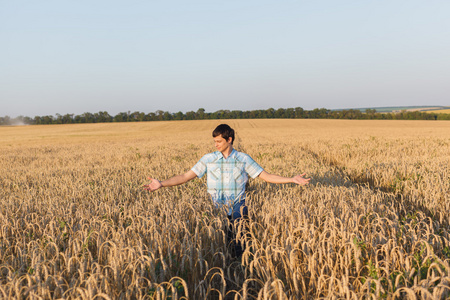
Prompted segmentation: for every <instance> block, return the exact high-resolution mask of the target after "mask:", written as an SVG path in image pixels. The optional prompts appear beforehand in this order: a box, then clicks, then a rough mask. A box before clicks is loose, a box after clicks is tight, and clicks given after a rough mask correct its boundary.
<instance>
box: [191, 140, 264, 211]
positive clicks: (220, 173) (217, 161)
mask: <svg viewBox="0 0 450 300" xmlns="http://www.w3.org/2000/svg"><path fill="white" fill-rule="evenodd" d="M191 170H192V171H193V172H194V173H195V174H196V175H197V177H199V178H202V177H203V176H204V175H205V174H207V178H206V184H207V188H208V193H209V194H211V197H212V200H213V201H214V203H215V204H216V205H231V206H234V204H236V203H237V202H240V201H241V200H244V199H245V185H246V184H247V181H248V176H250V177H251V178H256V177H257V176H258V175H259V174H261V172H262V171H263V168H262V167H261V166H260V165H258V164H257V163H256V162H255V161H254V160H253V159H252V158H251V157H250V155H248V154H245V153H242V152H238V151H236V150H235V149H233V151H232V152H231V153H230V155H229V156H228V157H227V158H226V159H225V158H224V157H223V155H222V153H221V152H220V151H215V152H212V153H208V154H206V155H204V156H203V157H202V158H201V159H200V160H199V161H198V162H197V163H196V164H195V166H194V167H193V168H192V169H191Z"/></svg>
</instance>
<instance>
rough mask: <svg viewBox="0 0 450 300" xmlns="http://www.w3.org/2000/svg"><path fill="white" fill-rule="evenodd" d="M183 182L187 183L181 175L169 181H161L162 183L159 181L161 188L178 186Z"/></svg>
mask: <svg viewBox="0 0 450 300" xmlns="http://www.w3.org/2000/svg"><path fill="white" fill-rule="evenodd" d="M185 182H187V180H186V179H185V176H184V174H183V175H177V176H174V177H171V178H169V179H166V180H163V181H161V185H162V186H163V187H169V186H175V185H180V184H183V183H185Z"/></svg>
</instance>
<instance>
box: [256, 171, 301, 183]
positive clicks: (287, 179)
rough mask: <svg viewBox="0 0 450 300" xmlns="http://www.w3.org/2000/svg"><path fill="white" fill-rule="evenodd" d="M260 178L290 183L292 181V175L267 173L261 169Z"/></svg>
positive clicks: (271, 181) (267, 180) (272, 181)
mask: <svg viewBox="0 0 450 300" xmlns="http://www.w3.org/2000/svg"><path fill="white" fill-rule="evenodd" d="M259 177H260V178H261V179H262V180H264V181H266V182H270V183H292V182H294V181H293V179H292V177H283V176H279V175H275V174H269V173H267V172H265V171H263V172H262V173H261V174H260V176H259Z"/></svg>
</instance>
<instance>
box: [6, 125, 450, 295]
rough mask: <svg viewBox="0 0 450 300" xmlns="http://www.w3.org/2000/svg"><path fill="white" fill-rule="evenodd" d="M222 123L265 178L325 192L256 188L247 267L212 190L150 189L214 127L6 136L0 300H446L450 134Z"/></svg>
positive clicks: (426, 128)
mask: <svg viewBox="0 0 450 300" xmlns="http://www.w3.org/2000/svg"><path fill="white" fill-rule="evenodd" d="M223 122H227V123H228V124H230V125H231V126H232V127H233V128H235V129H236V131H237V137H238V138H237V139H236V142H235V147H236V148H237V149H238V150H241V151H244V152H246V153H248V154H250V155H251V156H252V157H253V158H254V159H255V160H256V161H257V162H258V163H259V164H260V165H261V166H263V167H264V168H265V169H266V170H267V171H268V172H271V173H278V174H280V175H284V176H292V175H294V174H297V173H300V172H303V171H305V172H307V173H308V175H309V176H311V177H312V178H313V179H312V184H310V185H309V186H306V187H298V186H294V185H272V184H267V183H265V182H263V181H261V180H259V179H257V180H251V181H250V183H249V186H248V189H247V190H248V205H249V213H250V215H249V220H248V224H247V226H243V224H240V225H238V226H236V228H234V230H235V231H236V235H237V237H238V238H239V239H242V240H246V244H247V247H246V250H245V252H244V254H243V255H242V257H241V258H239V259H236V258H233V257H232V255H231V253H230V251H229V247H228V246H227V228H228V226H229V223H228V220H227V218H226V217H225V214H224V212H223V211H222V210H220V209H216V208H215V207H214V205H213V204H212V203H211V201H210V199H209V195H208V194H207V193H206V189H205V179H201V180H200V179H196V180H193V181H191V182H189V183H187V184H186V185H183V186H177V187H173V188H168V189H162V190H158V191H157V192H155V193H152V194H149V193H148V192H146V191H144V190H143V189H142V185H143V184H144V183H146V178H147V176H149V175H151V176H155V177H156V178H167V177H170V176H172V175H175V174H180V173H184V172H186V171H187V170H189V169H190V168H191V167H192V166H193V165H194V164H195V163H196V162H197V160H198V159H199V158H200V157H201V156H202V155H203V154H205V153H207V152H210V151H212V150H213V143H212V139H211V131H212V129H213V128H214V127H215V126H216V125H217V124H219V122H218V121H214V120H209V121H178V122H149V123H126V124H89V125H86V124H85V125H64V126H59V125H54V126H28V127H1V128H0V150H1V152H0V165H1V166H2V167H1V171H0V187H1V190H0V201H1V203H0V204H1V205H0V298H2V299H17V298H19V299H20V298H32V299H33V298H36V299H37V298H41V299H56V298H70V299H75V298H77V299H78V298H80V299H167V298H171V299H184V298H187V299H203V298H208V299H316V298H345V299H360V298H373V299H379V298H383V297H386V298H391V299H394V298H399V299H400V298H402V299H403V298H410V299H416V298H423V299H446V298H448V297H449V296H450V242H449V240H450V237H449V228H450V224H449V220H448V211H450V204H449V203H450V199H449V195H450V170H449V166H450V156H449V155H448V154H449V153H450V123H448V122H430V121H348V120H226V121H223ZM245 228H247V230H246V229H245Z"/></svg>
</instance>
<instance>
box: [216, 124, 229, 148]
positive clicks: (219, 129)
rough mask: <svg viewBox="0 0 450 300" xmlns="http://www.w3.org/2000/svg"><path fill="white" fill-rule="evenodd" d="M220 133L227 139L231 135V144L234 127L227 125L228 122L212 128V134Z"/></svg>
mask: <svg viewBox="0 0 450 300" xmlns="http://www.w3.org/2000/svg"><path fill="white" fill-rule="evenodd" d="M219 135H222V137H223V138H224V139H225V140H227V141H228V139H229V138H230V137H231V144H233V142H234V129H233V128H231V127H230V126H228V124H220V125H219V126H217V127H216V129H214V131H213V133H212V136H213V137H216V136H219Z"/></svg>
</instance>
